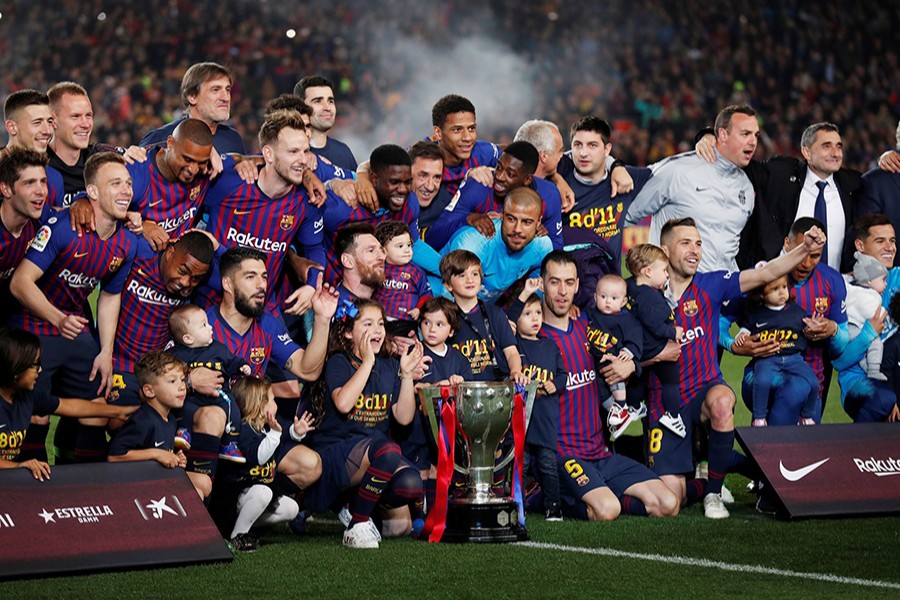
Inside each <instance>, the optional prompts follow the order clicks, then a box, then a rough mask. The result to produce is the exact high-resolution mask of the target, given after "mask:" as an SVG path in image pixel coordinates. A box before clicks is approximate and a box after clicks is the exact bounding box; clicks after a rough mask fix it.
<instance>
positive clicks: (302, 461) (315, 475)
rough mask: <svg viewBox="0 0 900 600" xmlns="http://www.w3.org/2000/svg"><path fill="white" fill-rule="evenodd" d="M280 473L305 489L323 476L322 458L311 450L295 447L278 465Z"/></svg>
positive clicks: (304, 447)
mask: <svg viewBox="0 0 900 600" xmlns="http://www.w3.org/2000/svg"><path fill="white" fill-rule="evenodd" d="M278 471H279V472H280V473H282V474H284V475H286V476H287V477H288V478H289V479H290V480H291V481H292V482H293V483H294V485H296V486H297V487H299V488H303V489H305V488H307V487H309V486H311V485H312V484H314V483H315V482H317V481H318V480H319V477H321V476H322V458H321V457H320V456H319V454H318V453H317V452H316V451H314V450H312V449H311V448H308V447H306V446H295V447H293V448H292V449H291V450H290V451H289V452H288V453H287V454H286V455H285V456H284V458H283V459H281V462H280V463H278Z"/></svg>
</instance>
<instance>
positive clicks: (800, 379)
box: [752, 353, 821, 425]
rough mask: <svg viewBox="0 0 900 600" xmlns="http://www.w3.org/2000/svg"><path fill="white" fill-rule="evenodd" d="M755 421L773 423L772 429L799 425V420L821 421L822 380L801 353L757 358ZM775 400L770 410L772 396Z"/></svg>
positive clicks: (754, 377) (754, 390)
mask: <svg viewBox="0 0 900 600" xmlns="http://www.w3.org/2000/svg"><path fill="white" fill-rule="evenodd" d="M752 381H753V384H752V388H753V405H752V413H753V418H754V419H766V418H768V419H769V421H770V422H769V424H770V425H796V424H797V421H798V420H799V419H798V417H797V416H795V415H796V414H797V412H798V410H797V409H798V408H799V414H800V417H803V418H813V419H816V420H817V421H818V419H819V418H820V417H821V415H818V414H816V413H817V406H819V378H818V377H816V374H815V372H814V371H813V370H812V367H810V366H809V365H808V364H806V361H804V360H803V355H802V354H800V353H794V354H788V355H786V356H782V355H780V354H776V355H775V356H770V357H768V358H757V359H756V362H755V363H754V365H753V380H752ZM773 390H774V392H775V394H774V400H773V402H772V407H771V410H770V408H769V397H770V393H771V392H772V391H773Z"/></svg>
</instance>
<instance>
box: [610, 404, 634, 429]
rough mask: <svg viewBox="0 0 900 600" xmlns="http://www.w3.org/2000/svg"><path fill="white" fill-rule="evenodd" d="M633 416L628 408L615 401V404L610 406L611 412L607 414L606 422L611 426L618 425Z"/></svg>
mask: <svg viewBox="0 0 900 600" xmlns="http://www.w3.org/2000/svg"><path fill="white" fill-rule="evenodd" d="M631 418H632V417H631V413H630V412H628V408H626V407H625V406H623V405H622V404H619V403H618V402H613V405H612V406H611V407H610V408H609V413H607V415H606V422H607V423H608V424H609V426H610V427H616V426H618V425H621V424H622V423H624V422H626V421H628V420H630V419H631Z"/></svg>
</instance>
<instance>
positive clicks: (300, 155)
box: [198, 111, 325, 314]
mask: <svg viewBox="0 0 900 600" xmlns="http://www.w3.org/2000/svg"><path fill="white" fill-rule="evenodd" d="M259 146H260V148H261V150H262V155H263V160H264V161H265V165H264V166H263V168H262V169H261V170H260V171H259V178H258V179H257V181H256V182H254V183H247V182H246V181H245V180H244V179H243V178H242V177H241V175H240V174H239V173H238V172H237V171H236V170H235V163H234V160H233V159H232V158H231V157H225V159H224V167H225V170H224V171H223V173H222V175H220V176H219V178H218V179H216V181H215V182H214V184H213V185H212V187H211V188H210V189H209V191H208V192H207V194H206V199H205V200H204V203H203V206H204V210H205V212H206V213H207V214H208V215H209V226H208V229H207V230H208V231H209V232H210V233H211V234H212V235H213V237H215V238H216V240H218V241H219V243H221V244H222V245H223V246H224V247H226V248H232V247H235V246H243V247H246V248H255V249H256V250H259V251H261V252H263V253H264V256H265V257H266V271H267V273H268V277H269V282H268V289H267V291H266V299H267V305H266V307H267V308H268V309H270V310H274V311H280V310H285V312H286V313H288V314H299V313H302V312H305V311H306V310H307V309H308V308H309V300H310V298H312V295H313V292H314V291H315V290H314V285H315V283H316V278H317V277H318V270H310V271H308V272H307V271H302V270H300V269H296V271H295V274H296V275H297V278H298V280H299V281H300V282H305V283H306V285H303V286H301V287H300V288H299V289H298V290H296V291H295V292H294V293H293V294H291V295H290V296H289V297H287V293H286V288H285V287H284V286H282V285H281V284H282V275H283V272H284V265H285V257H286V256H287V253H288V250H289V248H290V246H291V244H292V243H293V244H294V245H295V247H296V248H297V249H300V250H302V254H303V256H304V258H307V259H309V260H311V261H313V262H314V263H317V264H320V265H324V264H325V252H324V250H323V249H322V213H321V211H320V209H319V208H317V207H316V206H314V205H313V204H312V203H311V202H310V200H309V196H308V195H307V193H306V191H305V190H304V189H303V186H302V182H303V175H304V173H306V171H307V165H308V162H309V139H308V138H307V137H306V132H305V128H304V125H303V122H302V121H301V120H300V115H299V114H298V113H297V112H296V111H276V112H273V113H272V114H270V115H269V117H268V118H267V119H266V120H265V122H264V123H263V125H262V127H261V128H260V130H259ZM289 264H291V265H292V266H293V264H294V263H289ZM218 279H219V278H218V276H217V275H216V274H215V273H214V274H213V276H212V277H211V278H210V281H209V284H208V285H204V286H201V287H200V288H199V290H198V301H199V302H198V303H199V304H200V305H201V306H202V307H203V308H209V307H210V306H212V305H214V304H216V303H217V301H218V299H219V297H220V294H221V289H220V287H219V286H220V282H219V280H218Z"/></svg>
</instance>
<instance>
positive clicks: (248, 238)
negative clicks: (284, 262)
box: [225, 227, 287, 253]
mask: <svg viewBox="0 0 900 600" xmlns="http://www.w3.org/2000/svg"><path fill="white" fill-rule="evenodd" d="M225 239H226V240H229V241H231V242H234V243H235V244H237V245H238V246H244V247H245V248H256V249H257V250H261V251H263V252H266V253H272V252H287V243H286V242H279V241H275V240H270V239H269V238H260V237H256V236H255V235H250V234H249V233H240V232H238V231H237V230H235V229H234V227H229V228H228V235H226V236H225Z"/></svg>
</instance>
